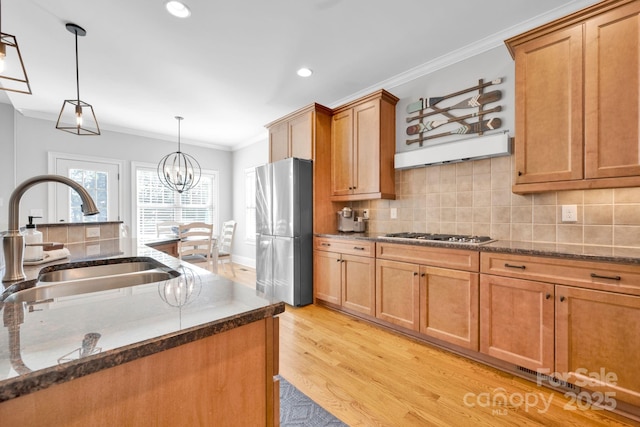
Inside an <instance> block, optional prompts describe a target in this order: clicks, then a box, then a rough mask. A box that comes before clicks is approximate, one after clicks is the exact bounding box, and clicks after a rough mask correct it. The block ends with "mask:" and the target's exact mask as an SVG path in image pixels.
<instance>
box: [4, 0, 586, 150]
mask: <svg viewBox="0 0 640 427" xmlns="http://www.w3.org/2000/svg"><path fill="white" fill-rule="evenodd" d="M164 3H165V0H104V1H97V0H93V1H89V0H3V1H2V32H4V33H9V34H12V35H15V36H16V37H17V40H18V43H19V46H20V49H21V51H22V56H23V58H24V62H25V65H26V68H27V73H28V75H29V79H30V81H31V85H32V90H33V95H21V94H13V93H8V99H9V101H10V103H11V104H13V106H14V107H15V108H16V109H17V110H19V111H20V112H22V113H23V114H25V115H27V116H33V117H39V118H45V119H49V120H52V121H55V120H56V119H57V115H58V113H59V111H60V108H61V106H62V103H63V101H64V100H65V99H73V98H75V50H74V49H75V47H74V46H75V45H74V43H75V42H74V35H73V34H72V33H70V32H68V31H67V30H66V28H65V24H66V23H68V22H73V23H75V24H77V25H80V26H81V27H83V28H84V29H85V30H86V31H87V35H86V37H80V38H79V41H78V44H79V47H78V48H79V58H80V61H79V63H80V99H81V100H83V101H85V102H88V103H90V104H92V105H93V107H94V110H95V114H96V116H97V118H98V122H99V124H100V127H101V128H102V129H103V130H104V129H109V130H115V131H121V132H127V133H133V134H139V135H147V136H153V137H157V138H162V139H168V140H175V139H176V134H177V124H176V120H175V119H174V116H176V115H181V116H184V118H185V120H184V121H183V122H182V138H183V141H184V142H191V143H195V144H198V145H209V146H212V147H217V148H223V149H235V148H238V147H241V146H245V145H247V144H248V143H252V142H255V141H257V140H259V139H262V138H266V131H265V129H264V125H265V124H266V123H269V122H270V121H272V120H275V119H277V118H278V117H281V116H283V115H285V114H288V113H290V112H291V111H294V110H296V109H298V108H300V107H303V106H305V105H308V104H310V103H311V102H319V103H321V104H324V105H327V106H329V107H335V106H337V105H339V104H341V103H343V102H346V101H348V100H351V99H354V98H355V97H357V96H360V95H363V94H365V93H367V92H369V91H372V90H375V89H378V88H380V87H385V88H386V89H391V86H389V85H392V84H394V83H395V84H397V83H398V82H402V81H403V78H404V79H405V80H408V79H410V78H414V77H416V76H417V75H420V74H421V73H422V74H424V73H425V72H427V71H428V70H430V69H431V70H432V69H433V68H434V67H435V66H437V64H444V63H446V58H455V57H460V56H461V53H462V54H466V53H467V52H468V53H470V54H472V53H475V52H479V51H481V50H482V49H487V48H491V47H494V46H498V45H500V44H501V43H502V40H504V38H507V37H509V36H512V35H515V34H517V33H519V32H521V31H524V30H527V29H529V28H532V27H534V26H537V25H540V24H542V23H544V22H547V21H549V20H552V19H555V18H557V17H560V16H563V15H566V14H568V13H570V12H572V11H574V10H578V9H581V8H583V7H586V6H588V5H590V4H594V3H597V1H593V0H591V1H590V0H536V1H531V0H483V1H476V0H447V1H438V2H435V1H428V0H394V1H390V0H269V1H266V0H226V1H213V0H185V3H186V4H187V5H188V6H189V7H190V9H191V11H192V15H191V17H189V18H187V19H178V18H175V17H173V16H171V15H169V14H168V13H167V12H166V11H165V8H164ZM452 53H454V54H457V55H452ZM301 66H307V67H309V68H311V69H313V70H314V74H313V75H312V76H311V77H309V78H306V79H303V78H300V77H298V76H297V75H296V70H297V69H298V68H299V67H301ZM0 92H2V93H7V92H4V91H0ZM6 100H7V97H6V96H0V102H3V101H4V102H7V101H6ZM52 126H53V123H52Z"/></svg>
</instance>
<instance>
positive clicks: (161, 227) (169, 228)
mask: <svg viewBox="0 0 640 427" xmlns="http://www.w3.org/2000/svg"><path fill="white" fill-rule="evenodd" d="M179 225H180V223H179V222H177V221H160V222H157V223H156V237H160V236H173V235H175V234H177V232H176V230H178V226H179Z"/></svg>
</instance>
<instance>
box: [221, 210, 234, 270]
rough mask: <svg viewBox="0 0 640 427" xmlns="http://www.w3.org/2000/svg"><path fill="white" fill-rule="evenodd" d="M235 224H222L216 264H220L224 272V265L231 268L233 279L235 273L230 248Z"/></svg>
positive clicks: (232, 222)
mask: <svg viewBox="0 0 640 427" xmlns="http://www.w3.org/2000/svg"><path fill="white" fill-rule="evenodd" d="M236 225H237V223H236V222H235V221H234V220H229V221H225V222H224V223H223V224H222V233H221V234H220V239H219V240H218V262H219V263H220V264H222V268H223V269H224V271H225V272H226V271H227V268H226V267H225V264H229V265H230V266H231V273H232V274H233V277H236V272H235V270H234V269H233V261H232V259H231V246H232V245H233V235H234V234H235V232H236Z"/></svg>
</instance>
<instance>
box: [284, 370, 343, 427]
mask: <svg viewBox="0 0 640 427" xmlns="http://www.w3.org/2000/svg"><path fill="white" fill-rule="evenodd" d="M279 379H280V425H281V426H282V427H294V426H295V427H324V426H331V427H343V426H344V427H347V425H346V424H344V423H343V422H342V421H340V420H339V419H337V418H336V417H334V416H333V415H331V414H330V413H329V412H327V411H325V410H324V409H323V408H322V407H321V406H320V405H318V404H317V403H316V402H314V401H313V400H311V399H310V398H309V397H307V396H306V395H305V394H304V393H302V392H301V391H300V390H298V389H297V388H295V387H294V386H293V385H291V384H290V383H289V382H287V380H285V379H284V378H282V377H279Z"/></svg>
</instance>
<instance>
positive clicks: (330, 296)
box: [313, 251, 342, 305]
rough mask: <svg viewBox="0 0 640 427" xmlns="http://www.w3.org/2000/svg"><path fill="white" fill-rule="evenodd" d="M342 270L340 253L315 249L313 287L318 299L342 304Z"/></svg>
mask: <svg viewBox="0 0 640 427" xmlns="http://www.w3.org/2000/svg"><path fill="white" fill-rule="evenodd" d="M341 271H342V269H341V259H340V254H338V253H335V252H323V251H313V289H314V293H315V297H316V299H320V300H323V301H327V302H330V303H332V304H336V305H339V304H340V297H341V292H342V277H341V276H342V274H341Z"/></svg>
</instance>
